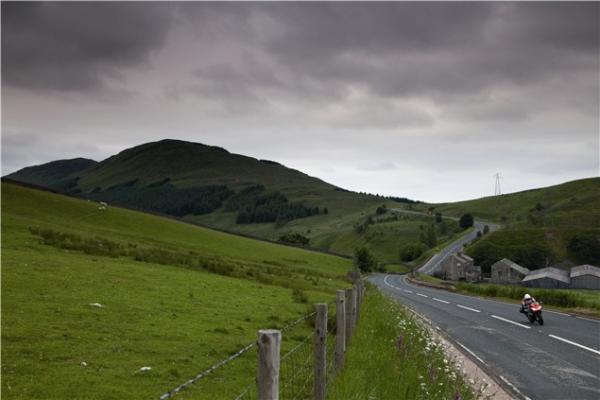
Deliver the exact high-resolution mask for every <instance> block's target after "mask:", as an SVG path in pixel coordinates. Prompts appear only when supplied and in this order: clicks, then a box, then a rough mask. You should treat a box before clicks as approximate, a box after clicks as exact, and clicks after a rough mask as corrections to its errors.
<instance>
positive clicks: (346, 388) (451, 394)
mask: <svg viewBox="0 0 600 400" xmlns="http://www.w3.org/2000/svg"><path fill="white" fill-rule="evenodd" d="M457 392H459V393H460V398H461V399H473V398H476V395H475V393H473V391H472V389H471V388H470V387H469V386H468V384H467V383H466V382H465V378H464V377H463V376H462V375H461V374H460V372H459V369H458V368H457V366H455V365H453V364H452V362H450V361H448V360H447V359H446V357H445V355H444V352H443V350H442V348H441V346H440V344H439V343H437V342H436V341H435V340H433V339H432V337H431V336H430V334H429V332H428V331H427V330H426V329H425V328H423V327H422V325H420V324H419V323H417V322H416V321H415V319H414V317H413V316H412V315H410V314H409V313H408V311H407V310H406V309H405V308H403V307H402V306H400V305H399V304H398V303H397V302H395V301H394V300H392V299H391V298H389V297H387V296H385V295H383V294H381V292H379V291H377V290H376V289H375V288H373V287H372V286H371V287H370V288H369V290H368V291H367V294H366V296H365V299H364V302H363V305H362V306H361V315H360V318H359V321H358V325H357V328H356V330H355V332H354V336H353V337H352V342H351V344H350V346H349V347H348V350H347V353H346V361H345V364H344V369H343V370H342V372H341V373H340V374H339V375H338V376H336V377H335V378H334V381H333V384H332V386H331V387H330V388H329V392H328V399H331V400H336V399H340V400H350V399H357V400H359V399H452V398H455V396H456V395H457Z"/></svg>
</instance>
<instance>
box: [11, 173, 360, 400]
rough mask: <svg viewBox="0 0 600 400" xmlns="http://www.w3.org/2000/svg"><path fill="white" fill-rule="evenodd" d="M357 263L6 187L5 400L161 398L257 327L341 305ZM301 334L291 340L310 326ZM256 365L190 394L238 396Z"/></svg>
mask: <svg viewBox="0 0 600 400" xmlns="http://www.w3.org/2000/svg"><path fill="white" fill-rule="evenodd" d="M349 269H351V262H350V261H349V260H347V259H343V258H339V257H335V256H331V255H326V254H321V253H317V252H311V251H306V250H302V249H297V248H293V247H288V246H281V245H276V244H272V243H267V242H264V241H256V240H252V239H248V238H243V237H239V236H235V235H229V234H226V233H222V232H217V231H213V230H210V229H206V228H202V227H198V226H194V225H191V224H187V223H182V222H179V221H174V220H171V219H166V218H161V217H157V216H153V215H149V214H145V213H140V212H136V211H130V210H125V209H120V208H116V207H110V206H109V207H108V208H106V209H105V208H104V207H101V206H99V204H98V203H95V202H92V201H85V200H80V199H75V198H71V197H66V196H61V195H57V194H53V193H49V192H44V191H39V190H33V189H29V188H24V187H20V186H16V185H12V184H6V183H3V184H2V350H1V351H2V397H3V398H7V399H9V398H27V399H48V398H72V397H77V398H94V399H96V398H132V397H135V398H158V397H160V395H161V394H162V393H164V392H165V391H167V390H169V389H172V388H173V387H175V386H177V385H178V384H180V383H182V382H184V381H186V380H187V379H189V378H190V377H192V376H195V375H196V374H197V373H198V372H199V371H202V370H204V369H205V368H207V367H208V366H210V365H212V364H214V363H215V362H216V361H219V360H221V359H223V358H226V357H227V356H229V355H231V354H232V353H233V352H235V351H237V350H239V349H240V348H241V347H242V346H243V345H246V344H248V343H250V342H253V341H254V340H255V339H256V330H257V329H259V328H265V327H281V326H283V325H284V324H286V323H287V322H289V321H292V320H295V319H297V318H298V316H300V315H304V314H306V312H307V308H308V307H309V305H310V304H312V303H313V302H317V301H327V302H329V301H331V300H332V299H334V297H335V290H336V289H339V288H343V287H345V286H347V285H348V284H347V283H346V281H345V279H344V276H345V274H346V272H347V271H348V270H349ZM299 329H301V331H300V332H296V333H293V335H296V336H297V337H299V338H300V339H294V338H293V337H292V336H291V334H288V338H290V339H291V340H288V341H287V342H284V346H294V345H295V344H296V343H297V342H295V340H301V339H303V338H304V336H305V333H307V332H308V330H309V329H310V327H309V326H302V327H299ZM302 329H304V330H305V331H302ZM296 336H294V337H296ZM255 363H256V359H255V358H253V357H249V358H247V359H240V360H239V362H236V363H235V364H234V365H232V367H231V368H229V367H228V370H227V371H226V372H222V371H216V372H215V373H213V374H211V375H210V376H209V377H207V379H205V380H203V381H201V382H199V383H198V384H196V385H193V387H192V388H191V390H190V391H187V394H188V395H189V396H192V397H194V398H233V397H235V395H236V394H237V393H239V392H240V391H241V389H242V388H243V387H245V385H247V384H248V382H251V381H252V379H254V377H253V373H252V371H254V368H255V367H254V366H255ZM142 366H150V367H151V368H152V370H151V372H148V373H146V374H139V373H136V371H138V370H139V369H140V368H141V367H142ZM223 374H226V375H223ZM224 376H225V377H226V381H227V385H224V384H223V380H224V379H225V378H224ZM207 393H210V396H209V395H207Z"/></svg>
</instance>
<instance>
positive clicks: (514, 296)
mask: <svg viewBox="0 0 600 400" xmlns="http://www.w3.org/2000/svg"><path fill="white" fill-rule="evenodd" d="M456 288H457V290H458V291H459V292H461V293H466V294H475V295H478V296H484V297H494V298H503V299H510V300H521V299H522V298H523V295H525V293H529V294H531V295H532V296H533V297H535V298H536V300H539V301H542V302H543V303H544V305H550V306H556V307H560V308H565V309H570V310H572V311H574V312H582V313H585V314H591V315H597V316H600V296H599V295H598V292H597V291H593V290H573V289H535V288H526V287H523V286H519V285H493V284H474V283H465V282H459V283H457V284H456Z"/></svg>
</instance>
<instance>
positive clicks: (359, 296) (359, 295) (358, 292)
mask: <svg viewBox="0 0 600 400" xmlns="http://www.w3.org/2000/svg"><path fill="white" fill-rule="evenodd" d="M361 302H362V281H360V280H359V281H358V282H356V320H357V321H358V317H359V315H360V303H361Z"/></svg>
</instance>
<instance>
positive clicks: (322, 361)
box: [314, 303, 327, 400]
mask: <svg viewBox="0 0 600 400" xmlns="http://www.w3.org/2000/svg"><path fill="white" fill-rule="evenodd" d="M316 311H317V316H316V318H315V336H314V341H315V388H314V389H315V393H314V395H315V396H314V397H315V400H325V394H326V393H327V304H326V303H318V304H316Z"/></svg>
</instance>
